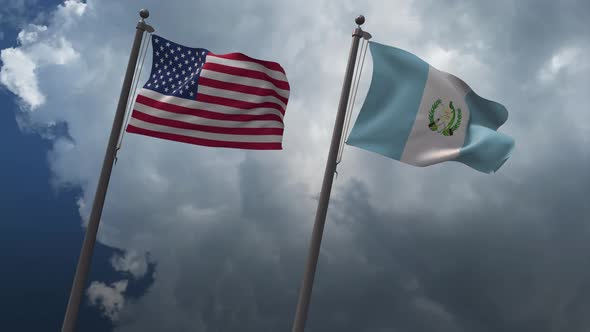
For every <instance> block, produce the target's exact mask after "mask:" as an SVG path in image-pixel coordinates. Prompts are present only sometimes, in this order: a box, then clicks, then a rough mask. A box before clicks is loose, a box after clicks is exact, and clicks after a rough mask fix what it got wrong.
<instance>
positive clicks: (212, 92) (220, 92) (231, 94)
mask: <svg viewBox="0 0 590 332" xmlns="http://www.w3.org/2000/svg"><path fill="white" fill-rule="evenodd" d="M198 93H199V94H201V93H202V94H206V95H209V96H215V97H222V98H230V99H234V100H239V101H246V102H249V103H264V102H270V103H275V104H277V105H279V106H281V108H282V109H283V110H285V108H287V105H285V103H283V102H282V101H280V100H279V99H277V98H276V97H273V96H258V95H252V94H249V93H242V92H237V91H231V90H225V89H218V88H212V87H209V86H205V85H199V90H198Z"/></svg>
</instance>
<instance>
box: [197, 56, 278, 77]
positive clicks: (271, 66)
mask: <svg viewBox="0 0 590 332" xmlns="http://www.w3.org/2000/svg"><path fill="white" fill-rule="evenodd" d="M207 55H208V56H214V57H217V58H223V59H230V60H238V61H250V62H254V63H257V64H260V65H263V66H265V67H266V68H268V69H271V70H276V71H279V72H281V73H283V74H285V70H284V69H283V67H281V65H280V64H278V63H276V62H272V61H264V60H258V59H254V58H251V57H249V56H247V55H245V54H243V53H229V54H214V53H211V52H209V53H207Z"/></svg>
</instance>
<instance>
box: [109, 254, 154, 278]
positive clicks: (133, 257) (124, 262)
mask: <svg viewBox="0 0 590 332" xmlns="http://www.w3.org/2000/svg"><path fill="white" fill-rule="evenodd" d="M111 264H112V265H113V268H114V269H115V270H116V271H122V272H129V273H131V274H132V275H133V277H134V278H136V279H138V278H141V277H143V276H144V275H145V274H146V272H147V270H148V261H147V257H146V256H145V255H140V254H139V253H137V252H135V251H127V252H126V253H125V254H123V255H118V254H115V255H113V257H111Z"/></svg>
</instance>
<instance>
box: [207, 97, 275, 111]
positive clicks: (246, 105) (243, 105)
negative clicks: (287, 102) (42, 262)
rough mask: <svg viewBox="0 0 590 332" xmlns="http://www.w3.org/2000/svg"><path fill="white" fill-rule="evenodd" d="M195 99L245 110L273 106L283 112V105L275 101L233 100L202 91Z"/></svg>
mask: <svg viewBox="0 0 590 332" xmlns="http://www.w3.org/2000/svg"><path fill="white" fill-rule="evenodd" d="M197 101H201V102H203V103H210V104H217V105H223V106H229V107H235V108H240V109H245V110H246V109H255V108H274V109H276V110H277V111H279V112H281V113H282V114H285V110H284V109H283V107H282V106H281V105H279V104H275V103H272V102H269V101H267V102H264V103H251V102H248V101H241V100H235V99H230V98H223V97H217V96H210V95H206V94H204V93H197Z"/></svg>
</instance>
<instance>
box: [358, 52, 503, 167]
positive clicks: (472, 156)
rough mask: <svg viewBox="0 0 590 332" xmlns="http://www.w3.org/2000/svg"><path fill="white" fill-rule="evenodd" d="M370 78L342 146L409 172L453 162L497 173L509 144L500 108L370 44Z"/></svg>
mask: <svg viewBox="0 0 590 332" xmlns="http://www.w3.org/2000/svg"><path fill="white" fill-rule="evenodd" d="M370 48H371V55H372V58H373V76H372V80H371V85H370V87H369V92H368V93H367V96H366V98H365V102H364V104H363V107H362V108H361V111H360V113H359V116H358V118H357V120H356V122H355V124H354V126H353V128H352V130H351V132H350V135H349V137H348V140H347V142H346V143H347V144H348V145H352V146H356V147H359V148H362V149H365V150H369V151H372V152H376V153H379V154H381V155H384V156H386V157H389V158H393V159H396V160H399V161H401V162H404V163H406V164H410V165H414V166H428V165H433V164H437V163H440V162H444V161H458V162H461V163H463V164H466V165H468V166H469V167H471V168H474V169H476V170H478V171H481V172H485V173H492V172H495V171H497V170H498V169H499V168H500V167H501V166H502V165H503V164H504V162H505V161H506V160H507V159H508V158H509V157H510V154H511V152H512V150H513V148H514V140H513V139H512V138H511V137H509V136H506V135H504V134H501V133H499V132H497V129H498V128H499V127H500V126H501V125H502V124H504V122H506V120H507V119H508V111H507V110H506V108H505V107H504V106H502V105H500V104H498V103H496V102H493V101H490V100H487V99H484V98H481V97H480V96H478V95H477V94H475V92H473V90H471V88H469V86H468V85H467V84H465V82H463V81H462V80H461V79H459V78H457V77H455V76H453V75H451V74H448V73H445V72H442V71H440V70H437V69H436V68H434V67H432V66H430V65H429V64H428V63H426V62H424V61H423V60H421V59H420V58H418V57H417V56H415V55H413V54H411V53H408V52H406V51H403V50H401V49H398V48H395V47H391V46H386V45H382V44H378V43H375V42H370Z"/></svg>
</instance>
